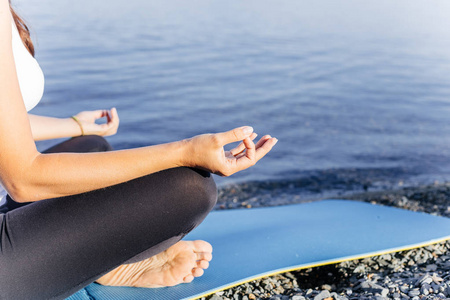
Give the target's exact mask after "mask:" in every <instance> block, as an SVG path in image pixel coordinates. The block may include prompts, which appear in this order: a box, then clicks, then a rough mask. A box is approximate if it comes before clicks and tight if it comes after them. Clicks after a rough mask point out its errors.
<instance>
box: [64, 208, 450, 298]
mask: <svg viewBox="0 0 450 300" xmlns="http://www.w3.org/2000/svg"><path fill="white" fill-rule="evenodd" d="M186 239H187V240H195V239H203V240H206V241H208V242H210V243H211V244H212V245H213V248H214V252H213V260H212V261H211V264H210V267H209V269H208V270H206V272H205V274H204V275H203V276H202V277H200V278H196V279H195V280H194V281H193V282H192V283H189V284H181V285H178V286H175V287H169V288H157V289H145V288H129V287H105V286H101V285H99V284H91V285H89V286H87V287H86V288H84V289H83V290H81V291H79V292H78V293H76V294H74V295H72V296H71V297H69V298H68V299H70V300H92V299H97V300H101V299H108V300H111V299H114V300H129V299H133V300H141V299H142V300H148V299H170V300H173V299H185V298H186V299H192V298H199V297H202V296H205V295H208V294H212V293H214V292H217V291H219V290H223V289H226V288H229V287H232V286H235V285H238V284H241V283H244V282H247V281H250V280H254V279H257V278H260V277H263V276H268V275H272V274H277V273H281V272H286V271H290V270H296V269H302V268H309V267H313V266H319V265H325V264H332V263H337V262H341V261H345V260H352V259H358V258H362V257H367V256H373V255H380V254H383V253H388V252H396V251H401V250H406V249H410V248H415V247H421V246H425V245H428V244H433V243H437V242H440V241H445V240H448V239H450V219H448V218H443V217H436V216H432V215H428V214H425V213H417V212H411V211H406V210H401V209H398V208H393V207H385V206H379V205H372V204H368V203H364V202H356V201H349V200H326V201H319V202H312V203H304V204H295V205H287V206H278V207H268V208H256V209H240V210H226V211H214V212H212V213H211V214H210V215H209V216H208V217H207V218H206V220H205V221H204V222H203V223H202V224H201V225H200V226H199V227H198V228H197V229H195V230H194V231H193V232H192V233H190V234H189V235H188V236H187V237H186Z"/></svg>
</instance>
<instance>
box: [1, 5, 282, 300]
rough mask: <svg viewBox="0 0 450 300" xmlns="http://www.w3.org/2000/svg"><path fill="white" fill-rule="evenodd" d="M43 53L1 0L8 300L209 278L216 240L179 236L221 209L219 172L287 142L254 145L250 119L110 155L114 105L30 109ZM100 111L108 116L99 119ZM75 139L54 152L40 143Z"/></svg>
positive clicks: (4, 284)
mask: <svg viewBox="0 0 450 300" xmlns="http://www.w3.org/2000/svg"><path fill="white" fill-rule="evenodd" d="M33 54H34V50H33V44H32V42H31V40H30V37H29V32H28V29H27V27H26V26H25V25H24V23H23V21H22V20H21V19H20V18H19V17H18V16H17V15H16V14H15V13H14V11H13V10H12V9H11V8H10V3H9V1H8V0H0V180H1V184H2V186H3V187H4V189H5V191H7V194H8V196H5V199H4V201H2V202H3V203H4V204H3V205H2V206H1V211H2V213H1V214H0V224H1V231H0V237H1V240H0V298H1V299H63V298H65V297H67V296H69V295H70V294H72V293H74V292H76V291H77V290H79V289H81V288H83V287H84V286H86V285H88V284H90V283H92V282H94V281H96V282H98V283H100V284H105V285H118V286H141V287H158V286H172V285H176V284H179V283H185V282H190V281H192V280H193V279H194V277H197V276H201V275H202V274H203V270H204V269H206V268H207V267H208V264H209V261H210V260H211V258H212V254H211V253H212V247H211V245H210V244H208V243H207V242H205V241H180V240H181V238H182V237H183V236H185V235H186V234H187V233H188V232H189V231H191V230H192V229H193V228H195V227H196V226H197V225H198V224H199V223H200V222H201V221H202V220H203V219H204V218H205V216H206V215H207V214H208V212H209V211H210V210H211V209H212V207H213V206H214V204H215V201H216V195H217V194H216V187H215V184H214V181H213V180H212V178H211V175H210V172H212V173H215V174H219V175H222V176H229V175H231V174H233V173H235V172H238V171H240V170H243V169H246V168H248V167H250V166H252V165H254V164H255V163H256V162H257V161H258V160H259V159H261V158H262V157H263V156H264V155H266V154H267V153H268V152H269V151H270V150H271V148H272V147H273V146H274V145H275V144H276V142H277V140H276V139H275V138H272V137H270V136H264V137H262V138H261V139H260V140H259V141H258V142H257V143H256V145H255V144H254V143H253V139H255V137H256V134H255V133H253V129H252V128H251V127H248V126H245V127H240V128H236V129H233V130H231V131H228V132H222V133H217V134H205V135H200V136H196V137H193V138H191V139H186V140H182V141H178V142H173V143H168V144H162V145H157V146H149V147H142V148H136V149H129V150H122V151H107V150H111V149H110V146H109V145H108V144H107V142H106V141H105V140H104V139H103V138H102V137H100V136H101V135H103V136H106V135H111V134H114V133H115V132H116V130H117V127H118V125H119V118H118V115H117V111H116V110H115V109H114V108H113V109H111V110H109V111H95V112H82V113H79V114H78V115H76V116H75V117H74V118H68V119H56V118H46V117H41V116H33V115H27V110H29V109H31V108H32V107H33V106H34V105H35V104H36V103H37V102H38V101H39V100H40V98H41V96H42V90H43V76H42V73H41V70H40V68H39V65H38V64H37V62H36V61H35V60H34V58H33ZM101 117H106V118H107V123H106V124H103V125H96V124H95V120H96V119H97V118H101ZM73 136H79V137H76V138H73V139H71V140H69V141H67V142H64V143H62V144H60V145H57V146H55V147H53V148H51V149H49V150H48V151H45V152H44V153H39V152H38V151H37V149H36V146H35V143H34V140H40V139H51V138H60V137H73ZM236 141H242V142H241V144H240V145H239V146H237V147H236V148H235V149H233V150H231V151H227V152H225V151H224V150H223V147H224V146H225V145H226V144H229V143H232V142H236ZM63 152H65V153H63ZM80 152H90V153H80ZM5 201H6V202H5Z"/></svg>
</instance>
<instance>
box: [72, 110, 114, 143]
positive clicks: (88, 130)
mask: <svg viewBox="0 0 450 300" xmlns="http://www.w3.org/2000/svg"><path fill="white" fill-rule="evenodd" d="M75 117H76V118H77V119H78V120H79V121H80V125H81V126H82V128H83V133H84V135H101V136H109V135H114V134H116V132H117V128H118V127H119V115H118V114H117V110H116V109H115V108H112V109H111V110H109V111H108V110H94V111H82V112H80V113H78V114H76V115H75ZM101 118H106V123H104V124H97V123H95V120H98V119H101ZM80 131H81V130H80Z"/></svg>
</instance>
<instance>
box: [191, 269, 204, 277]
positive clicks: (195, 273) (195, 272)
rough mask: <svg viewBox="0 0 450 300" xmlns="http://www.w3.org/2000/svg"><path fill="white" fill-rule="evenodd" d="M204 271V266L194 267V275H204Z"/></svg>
mask: <svg viewBox="0 0 450 300" xmlns="http://www.w3.org/2000/svg"><path fill="white" fill-rule="evenodd" d="M203 273H204V271H203V269H202V268H194V269H192V275H194V277H200V276H202V275H203Z"/></svg>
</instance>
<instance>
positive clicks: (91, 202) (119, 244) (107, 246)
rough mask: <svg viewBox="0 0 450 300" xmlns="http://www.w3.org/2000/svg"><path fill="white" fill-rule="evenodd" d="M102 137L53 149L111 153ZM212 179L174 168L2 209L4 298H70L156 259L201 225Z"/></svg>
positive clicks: (0, 288) (212, 192) (0, 293)
mask: <svg viewBox="0 0 450 300" xmlns="http://www.w3.org/2000/svg"><path fill="white" fill-rule="evenodd" d="M110 149H111V148H110V146H109V144H108V143H107V142H106V141H105V140H104V139H103V138H101V137H98V136H85V137H79V138H74V139H71V140H69V141H67V142H64V143H62V144H60V145H57V146H55V147H53V148H51V149H49V150H48V151H47V152H92V151H106V150H110ZM216 199H217V190H216V185H215V183H214V181H213V179H212V176H211V175H210V174H209V173H207V172H204V171H200V170H196V169H190V168H175V169H169V170H165V171H161V172H158V173H154V174H150V175H147V176H144V177H141V178H138V179H135V180H131V181H128V182H125V183H122V184H118V185H115V186H111V187H108V188H104V189H100V190H95V191H92V192H88V193H84V194H80V195H74V196H68V197H63V198H56V199H48V200H42V201H38V202H33V203H26V204H20V203H16V202H14V201H13V200H12V199H11V198H9V197H8V198H7V204H5V205H4V206H3V207H1V208H0V209H1V210H2V212H3V213H0V225H1V228H0V238H1V240H0V247H1V248H0V299H33V300H38V299H64V298H66V297H68V296H70V295H71V294H73V293H75V292H76V291H78V290H80V289H82V288H83V287H85V286H87V285H88V284H90V283H92V282H94V281H95V280H96V279H98V278H100V277H101V276H102V275H104V274H106V273H107V272H109V271H111V270H113V269H114V268H116V267H117V266H119V265H121V264H124V263H132V262H137V261H139V260H142V259H145V258H148V257H151V256H153V255H155V254H157V253H159V252H161V251H163V250H165V249H167V248H168V247H170V246H171V245H173V244H175V243H176V242H178V241H179V240H180V239H181V238H182V237H184V236H185V235H186V234H187V233H188V232H190V231H191V230H192V229H194V228H195V227H196V226H197V225H199V224H200V223H201V222H202V221H203V219H204V218H205V217H206V215H207V214H208V213H209V211H210V210H211V209H212V208H213V206H214V204H215V203H216Z"/></svg>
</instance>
